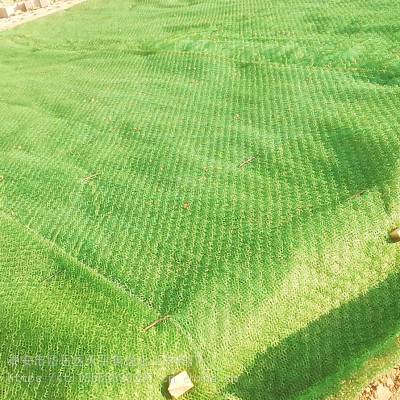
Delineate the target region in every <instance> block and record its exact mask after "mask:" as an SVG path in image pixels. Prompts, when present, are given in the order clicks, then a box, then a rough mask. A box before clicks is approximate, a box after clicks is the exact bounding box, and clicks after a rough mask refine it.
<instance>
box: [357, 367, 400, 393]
mask: <svg viewBox="0 0 400 400" xmlns="http://www.w3.org/2000/svg"><path fill="white" fill-rule="evenodd" d="M359 400H400V365H398V366H397V367H395V368H393V369H392V371H390V372H389V373H388V374H386V375H384V376H382V377H380V378H378V379H377V380H375V381H374V382H372V383H371V384H370V385H368V387H366V388H365V389H364V391H363V392H362V393H361V395H360V397H359Z"/></svg>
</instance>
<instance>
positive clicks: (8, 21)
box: [0, 0, 85, 32]
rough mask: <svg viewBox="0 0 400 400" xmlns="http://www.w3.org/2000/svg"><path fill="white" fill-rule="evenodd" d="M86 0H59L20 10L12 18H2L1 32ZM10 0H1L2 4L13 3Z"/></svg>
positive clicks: (0, 20) (0, 22) (0, 3)
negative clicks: (43, 6)
mask: <svg viewBox="0 0 400 400" xmlns="http://www.w3.org/2000/svg"><path fill="white" fill-rule="evenodd" d="M83 1H85V0H58V1H56V2H54V3H53V4H51V5H50V6H48V7H45V8H39V9H37V10H33V11H27V12H18V13H17V14H16V15H13V16H12V17H10V18H0V32H1V31H5V30H7V29H11V28H14V27H15V26H18V25H21V24H24V23H26V22H29V21H32V20H34V19H37V18H42V17H45V16H47V15H50V14H53V13H55V12H58V11H62V10H66V9H67V8H70V7H72V6H74V5H76V4H79V3H82V2H83ZM12 3H13V2H12V1H9V0H0V6H1V5H7V4H12Z"/></svg>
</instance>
